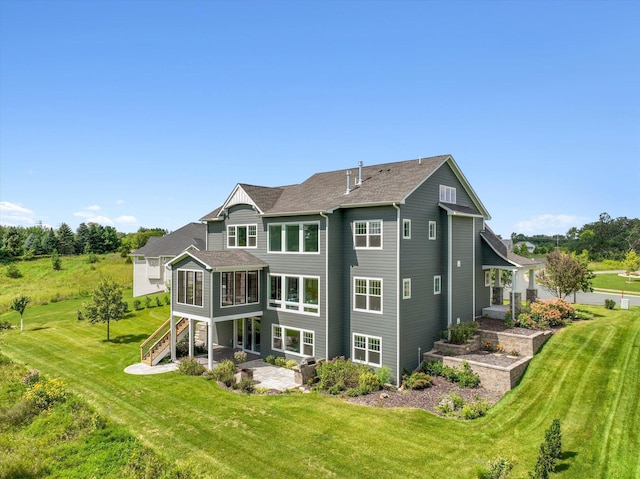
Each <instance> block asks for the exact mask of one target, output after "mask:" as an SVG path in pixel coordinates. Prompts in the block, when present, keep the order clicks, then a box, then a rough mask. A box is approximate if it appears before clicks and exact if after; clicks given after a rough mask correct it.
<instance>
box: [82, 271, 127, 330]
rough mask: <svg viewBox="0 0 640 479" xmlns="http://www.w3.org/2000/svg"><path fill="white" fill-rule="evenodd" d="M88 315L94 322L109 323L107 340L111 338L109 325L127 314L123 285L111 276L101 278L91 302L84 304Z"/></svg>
mask: <svg viewBox="0 0 640 479" xmlns="http://www.w3.org/2000/svg"><path fill="white" fill-rule="evenodd" d="M84 307H85V310H86V316H87V318H89V321H91V322H92V323H105V322H106V323H107V341H109V340H110V336H109V325H110V323H111V321H119V320H120V319H122V318H124V316H125V314H126V313H125V303H124V301H123V300H122V287H121V286H120V285H118V284H117V283H116V282H115V281H113V280H112V279H111V278H104V279H102V280H100V283H98V286H97V287H96V289H95V290H94V291H93V293H92V298H91V302H90V303H87V304H85V305H84Z"/></svg>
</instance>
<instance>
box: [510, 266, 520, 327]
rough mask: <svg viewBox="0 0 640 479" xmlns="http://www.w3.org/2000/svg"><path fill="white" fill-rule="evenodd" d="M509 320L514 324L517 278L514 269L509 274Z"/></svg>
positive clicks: (516, 272)
mask: <svg viewBox="0 0 640 479" xmlns="http://www.w3.org/2000/svg"><path fill="white" fill-rule="evenodd" d="M511 275H512V277H511V320H512V321H513V322H514V323H515V322H516V284H517V277H518V270H517V269H514V270H513V271H512V272H511Z"/></svg>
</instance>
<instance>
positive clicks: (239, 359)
mask: <svg viewBox="0 0 640 479" xmlns="http://www.w3.org/2000/svg"><path fill="white" fill-rule="evenodd" d="M233 362H234V363H236V364H240V363H246V362H247V353H245V352H244V351H236V352H235V353H233Z"/></svg>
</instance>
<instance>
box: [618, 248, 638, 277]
mask: <svg viewBox="0 0 640 479" xmlns="http://www.w3.org/2000/svg"><path fill="white" fill-rule="evenodd" d="M622 264H623V265H624V271H625V273H627V281H628V282H629V283H631V273H634V272H636V271H638V270H639V269H640V256H638V253H636V252H635V250H629V251H628V252H627V254H626V255H625V257H624V261H623V263H622Z"/></svg>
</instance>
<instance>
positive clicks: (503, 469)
mask: <svg viewBox="0 0 640 479" xmlns="http://www.w3.org/2000/svg"><path fill="white" fill-rule="evenodd" d="M511 469H513V464H512V463H511V461H509V460H508V459H505V458H504V457H497V458H496V459H494V460H493V461H491V462H489V463H488V464H487V465H486V466H480V467H478V468H477V469H476V473H477V476H478V479H507V478H508V477H509V473H510V472H511Z"/></svg>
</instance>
